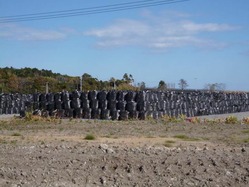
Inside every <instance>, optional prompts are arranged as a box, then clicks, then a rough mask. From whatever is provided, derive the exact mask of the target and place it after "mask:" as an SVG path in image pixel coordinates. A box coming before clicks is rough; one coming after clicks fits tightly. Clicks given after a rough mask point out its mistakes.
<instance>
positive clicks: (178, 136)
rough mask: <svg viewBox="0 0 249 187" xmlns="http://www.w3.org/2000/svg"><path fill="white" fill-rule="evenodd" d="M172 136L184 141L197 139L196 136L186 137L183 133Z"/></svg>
mask: <svg viewBox="0 0 249 187" xmlns="http://www.w3.org/2000/svg"><path fill="white" fill-rule="evenodd" d="M174 138H178V139H180V140H184V141H198V140H199V139H198V138H192V137H188V136H186V135H184V134H178V135H175V136H174Z"/></svg>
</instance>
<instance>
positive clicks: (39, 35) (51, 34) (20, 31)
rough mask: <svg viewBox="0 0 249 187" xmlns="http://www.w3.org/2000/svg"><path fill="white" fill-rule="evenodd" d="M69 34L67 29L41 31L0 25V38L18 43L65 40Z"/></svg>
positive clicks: (11, 25)
mask: <svg viewBox="0 0 249 187" xmlns="http://www.w3.org/2000/svg"><path fill="white" fill-rule="evenodd" d="M70 32H72V31H71V30H68V29H61V30H45V29H44V30H41V29H34V28H30V27H23V26H18V25H14V24H1V25H0V38H7V39H12V40H20V41H44V40H45V41H48V40H60V39H64V38H66V37H67V36H68V34H69V33H70Z"/></svg>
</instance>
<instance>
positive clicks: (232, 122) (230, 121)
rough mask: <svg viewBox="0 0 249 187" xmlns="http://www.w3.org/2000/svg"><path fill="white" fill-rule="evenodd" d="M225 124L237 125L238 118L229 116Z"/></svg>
mask: <svg viewBox="0 0 249 187" xmlns="http://www.w3.org/2000/svg"><path fill="white" fill-rule="evenodd" d="M225 123H226V124H236V123H238V118H237V117H236V116H228V117H227V118H226V119H225Z"/></svg>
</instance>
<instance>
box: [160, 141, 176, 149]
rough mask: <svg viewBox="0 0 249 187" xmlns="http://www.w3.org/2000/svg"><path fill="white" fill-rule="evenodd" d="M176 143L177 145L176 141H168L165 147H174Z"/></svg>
mask: <svg viewBox="0 0 249 187" xmlns="http://www.w3.org/2000/svg"><path fill="white" fill-rule="evenodd" d="M174 143H175V141H173V140H166V141H165V142H164V144H163V145H164V146H165V147H172V146H173V144H174Z"/></svg>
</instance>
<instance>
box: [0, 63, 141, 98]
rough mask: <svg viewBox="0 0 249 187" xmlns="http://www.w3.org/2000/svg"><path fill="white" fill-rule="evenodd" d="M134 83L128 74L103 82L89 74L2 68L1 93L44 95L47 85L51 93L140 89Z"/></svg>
mask: <svg viewBox="0 0 249 187" xmlns="http://www.w3.org/2000/svg"><path fill="white" fill-rule="evenodd" d="M81 82H82V84H81ZM133 82H134V79H133V77H132V75H129V74H127V73H125V74H124V76H123V78H122V79H115V78H114V77H112V78H110V80H108V81H102V80H98V79H97V78H94V77H92V76H91V75H89V74H87V73H85V74H83V75H82V77H74V76H68V75H62V74H60V73H53V72H52V71H51V70H44V69H42V70H39V69H37V68H22V69H16V68H13V67H5V68H0V93H36V92H38V93H44V92H45V91H46V85H48V91H49V92H60V91H63V90H67V91H73V90H76V89H77V90H81V89H82V90H83V91H87V90H111V89H117V90H137V89H139V88H138V87H135V86H132V83H133ZM80 87H81V88H80Z"/></svg>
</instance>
